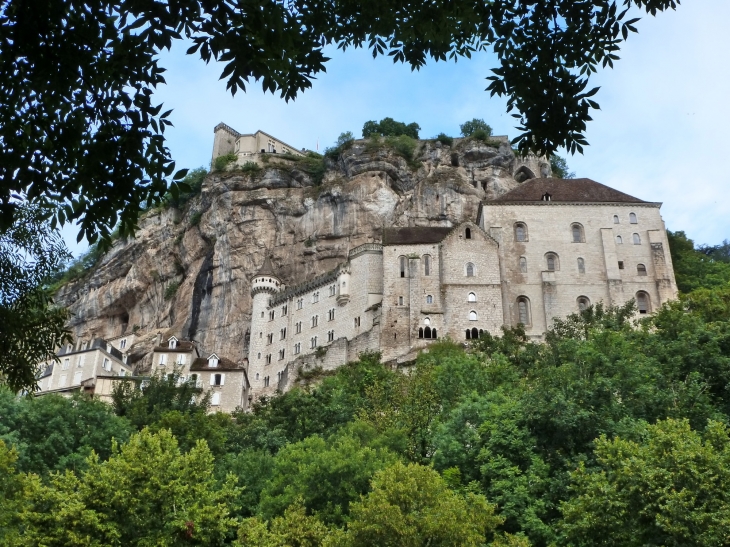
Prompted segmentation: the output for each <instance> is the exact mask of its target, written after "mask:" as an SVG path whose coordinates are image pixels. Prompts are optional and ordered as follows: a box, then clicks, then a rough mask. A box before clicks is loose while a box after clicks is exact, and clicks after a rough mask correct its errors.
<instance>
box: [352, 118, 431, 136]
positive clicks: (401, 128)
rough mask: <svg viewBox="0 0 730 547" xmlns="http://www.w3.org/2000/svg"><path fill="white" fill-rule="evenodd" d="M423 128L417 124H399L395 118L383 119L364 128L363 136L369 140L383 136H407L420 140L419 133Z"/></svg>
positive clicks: (369, 123) (367, 124) (370, 122)
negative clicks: (372, 137) (374, 136)
mask: <svg viewBox="0 0 730 547" xmlns="http://www.w3.org/2000/svg"><path fill="white" fill-rule="evenodd" d="M420 130H421V127H420V126H419V125H418V124H417V123H416V122H413V123H409V124H408V125H406V124H405V123H403V122H397V121H395V120H394V119H393V118H383V119H382V120H380V122H375V121H372V120H371V121H368V122H365V125H363V126H362V136H363V138H364V139H367V138H368V137H370V136H371V135H382V136H383V137H398V136H400V135H407V136H409V137H411V138H412V139H418V132H419V131H420Z"/></svg>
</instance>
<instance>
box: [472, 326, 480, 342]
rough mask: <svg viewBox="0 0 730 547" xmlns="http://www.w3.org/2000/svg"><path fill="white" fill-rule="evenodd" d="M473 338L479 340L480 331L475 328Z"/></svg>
mask: <svg viewBox="0 0 730 547" xmlns="http://www.w3.org/2000/svg"><path fill="white" fill-rule="evenodd" d="M471 337H472V339H473V340H476V339H478V338H479V330H478V329H477V328H476V327H473V328H472V329H471Z"/></svg>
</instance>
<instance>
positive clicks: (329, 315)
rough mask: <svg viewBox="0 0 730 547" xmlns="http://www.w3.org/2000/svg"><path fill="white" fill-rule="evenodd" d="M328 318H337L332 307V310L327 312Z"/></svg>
mask: <svg viewBox="0 0 730 547" xmlns="http://www.w3.org/2000/svg"><path fill="white" fill-rule="evenodd" d="M327 320H328V321H334V320H335V310H334V308H332V309H331V310H330V311H328V312H327Z"/></svg>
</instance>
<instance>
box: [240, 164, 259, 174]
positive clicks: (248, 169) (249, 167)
mask: <svg viewBox="0 0 730 547" xmlns="http://www.w3.org/2000/svg"><path fill="white" fill-rule="evenodd" d="M241 171H243V172H244V173H250V174H252V175H255V174H257V173H259V172H260V171H261V167H259V164H258V163H256V162H255V161H247V162H246V163H244V164H243V167H241Z"/></svg>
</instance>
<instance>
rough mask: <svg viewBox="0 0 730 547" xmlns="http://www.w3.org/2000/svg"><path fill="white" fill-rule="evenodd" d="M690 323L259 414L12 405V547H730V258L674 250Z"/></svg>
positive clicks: (368, 360) (560, 342) (6, 511)
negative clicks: (460, 546) (684, 546)
mask: <svg viewBox="0 0 730 547" xmlns="http://www.w3.org/2000/svg"><path fill="white" fill-rule="evenodd" d="M669 235H670V244H671V247H672V256H673V260H674V265H675V270H676V275H677V283H678V286H679V288H680V291H681V298H680V300H679V301H676V302H673V303H671V304H668V305H665V306H664V307H663V308H662V309H661V310H659V311H658V312H657V313H656V314H654V315H653V316H651V317H647V318H643V319H641V320H636V319H635V314H634V308H633V304H632V303H630V304H628V305H627V306H625V307H622V308H604V307H602V306H601V305H600V304H599V305H596V306H594V307H591V308H589V309H587V310H585V311H584V312H582V313H581V314H576V315H573V316H571V317H568V318H566V319H564V320H561V321H556V323H555V325H554V327H553V329H552V330H551V331H550V332H549V333H548V334H547V339H546V342H545V343H543V344H535V343H531V342H529V341H528V340H527V339H526V337H525V335H524V332H523V331H522V330H521V329H520V328H516V329H508V330H505V331H504V333H503V335H502V336H499V337H491V336H486V337H485V338H482V339H480V340H478V341H474V342H472V344H471V345H469V346H468V347H464V346H463V344H456V343H453V342H450V341H448V340H445V341H442V342H439V343H438V344H434V345H432V346H431V347H430V349H429V351H428V353H423V354H422V355H421V356H420V357H419V358H418V359H417V361H416V362H415V363H413V364H411V365H410V366H408V367H406V368H405V369H404V370H391V369H390V368H388V367H385V366H383V365H382V364H381V363H380V361H379V356H378V355H377V354H369V355H362V356H361V358H360V360H359V361H358V362H355V363H350V364H349V365H347V366H345V367H342V368H340V369H339V370H337V371H336V373H333V374H324V373H321V372H317V371H314V372H313V373H311V374H308V375H307V376H306V377H302V378H300V382H301V387H299V388H296V389H293V390H292V391H290V392H288V393H286V394H283V395H279V396H276V397H273V398H271V399H269V400H265V401H261V402H260V403H258V404H257V405H256V406H255V408H254V409H253V412H251V413H240V414H234V415H232V416H229V415H224V414H207V400H206V399H205V398H204V397H203V398H202V400H200V401H199V400H197V399H196V397H195V396H194V395H195V394H196V393H195V391H196V388H195V387H194V386H193V385H189V384H182V385H178V382H177V381H176V379H175V378H170V379H167V378H153V379H151V381H150V382H149V384H148V385H147V386H146V388H145V389H144V391H140V390H138V389H126V390H120V391H118V392H116V393H115V400H114V405H113V406H109V405H106V404H104V403H101V402H99V401H95V400H92V399H88V398H84V397H77V398H74V399H65V398H62V397H58V396H51V395H49V396H44V397H38V398H33V397H21V398H18V397H16V396H15V395H14V394H12V393H11V392H9V391H7V390H4V391H0V477H1V480H0V544H2V545H9V546H14V545H22V546H26V545H27V546H30V545H33V546H35V545H45V546H56V545H58V546H61V545H64V546H68V545H79V546H81V545H84V546H86V545H99V546H101V545H138V546H148V545H239V546H249V545H250V546H261V547H264V546H265V547H274V546H302V547H305V546H317V545H352V546H366V545H367V546H372V545H390V546H404V547H405V546H409V547H410V546H414V547H415V546H421V545H423V546H425V545H429V546H450V545H453V546H457V545H475V546H476V545H499V546H527V545H534V546H548V545H556V546H559V545H576V546H581V545H607V546H608V545H627V546H637V547H638V546H647V545H657V546H658V545H697V546H699V545H702V546H714V545H727V544H728V543H729V542H730V539H729V538H730V430H729V429H728V426H729V425H730V322H729V320H730V252H729V251H730V246H729V245H728V244H727V242H726V243H725V244H723V245H718V246H716V247H699V248H695V246H694V245H693V243H692V241H691V240H689V239H687V237H686V236H685V235H684V234H683V233H682V232H676V233H670V234H669Z"/></svg>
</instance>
